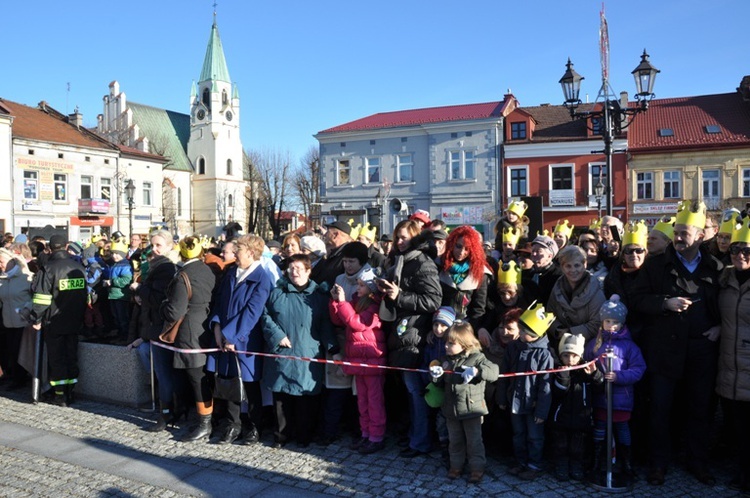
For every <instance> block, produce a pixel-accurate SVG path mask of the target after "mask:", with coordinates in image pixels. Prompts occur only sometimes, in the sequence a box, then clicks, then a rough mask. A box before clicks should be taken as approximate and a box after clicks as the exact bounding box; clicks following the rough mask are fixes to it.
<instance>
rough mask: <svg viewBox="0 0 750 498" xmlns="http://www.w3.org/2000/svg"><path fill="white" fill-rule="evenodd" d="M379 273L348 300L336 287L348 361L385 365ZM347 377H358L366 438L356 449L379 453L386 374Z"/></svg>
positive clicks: (348, 369) (367, 370)
mask: <svg viewBox="0 0 750 498" xmlns="http://www.w3.org/2000/svg"><path fill="white" fill-rule="evenodd" d="M375 278H376V276H375V272H374V271H373V270H372V269H370V268H368V269H366V270H365V271H363V272H362V274H361V275H360V276H359V279H358V280H357V292H356V293H355V294H354V297H353V299H352V300H351V301H347V300H346V296H345V295H344V289H343V288H342V287H341V286H340V285H334V286H333V290H332V292H331V295H332V296H333V298H332V299H331V302H330V311H331V320H332V321H333V324H334V325H338V326H343V327H346V347H345V351H346V358H345V359H346V361H349V362H352V363H367V364H370V365H385V363H386V338H385V332H384V331H383V329H382V328H381V326H380V317H379V316H378V310H379V309H380V299H381V298H380V296H379V295H378V290H377V286H376V284H375ZM342 368H343V370H344V373H346V374H348V375H354V382H355V383H356V385H357V406H358V408H359V427H360V429H361V431H362V437H361V439H359V440H358V441H356V442H354V444H352V446H351V447H352V449H356V450H358V451H359V452H360V453H362V454H365V455H367V454H370V453H375V452H376V451H380V450H382V449H383V448H384V447H385V442H384V438H385V398H384V395H383V386H384V384H385V370H384V369H380V368H371V367H359V366H344V367H342Z"/></svg>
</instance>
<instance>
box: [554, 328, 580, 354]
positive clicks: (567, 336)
mask: <svg viewBox="0 0 750 498" xmlns="http://www.w3.org/2000/svg"><path fill="white" fill-rule="evenodd" d="M585 343H586V338H585V337H583V336H582V335H580V334H571V333H569V332H566V333H564V334H563V335H562V337H561V338H560V345H559V346H558V348H557V349H558V350H559V351H560V356H562V355H563V353H573V354H577V355H578V356H583V345H584V344H585Z"/></svg>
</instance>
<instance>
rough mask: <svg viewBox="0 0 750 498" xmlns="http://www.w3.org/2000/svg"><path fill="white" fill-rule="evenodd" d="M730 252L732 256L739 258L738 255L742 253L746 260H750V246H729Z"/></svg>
mask: <svg viewBox="0 0 750 498" xmlns="http://www.w3.org/2000/svg"><path fill="white" fill-rule="evenodd" d="M729 252H730V253H731V254H732V256H737V255H738V254H740V253H742V255H743V256H745V257H746V258H750V246H745V247H740V246H734V245H732V246H729Z"/></svg>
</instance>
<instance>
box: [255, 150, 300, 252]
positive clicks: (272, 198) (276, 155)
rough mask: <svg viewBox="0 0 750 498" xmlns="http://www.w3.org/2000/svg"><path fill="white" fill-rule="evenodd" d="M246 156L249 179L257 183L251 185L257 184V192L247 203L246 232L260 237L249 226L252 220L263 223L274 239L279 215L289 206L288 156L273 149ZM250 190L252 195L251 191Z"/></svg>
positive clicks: (279, 224) (289, 159)
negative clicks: (248, 207) (247, 219)
mask: <svg viewBox="0 0 750 498" xmlns="http://www.w3.org/2000/svg"><path fill="white" fill-rule="evenodd" d="M247 155H248V158H249V161H250V171H251V178H257V179H258V181H257V182H254V181H251V185H256V183H257V191H256V192H254V193H251V195H250V198H249V199H248V203H249V204H250V205H251V206H252V209H251V210H250V213H251V215H250V220H249V221H250V223H248V230H250V231H255V232H256V233H261V234H263V232H259V231H258V228H259V227H258V226H257V225H253V221H254V220H253V218H256V219H258V220H260V219H264V220H265V221H267V222H268V227H269V229H270V231H271V232H272V234H273V235H272V236H273V237H274V238H277V237H278V236H279V235H280V234H281V212H282V210H283V209H284V208H285V207H286V206H287V205H288V204H289V199H288V197H289V193H290V190H291V189H290V176H291V170H290V168H291V155H290V154H289V152H288V151H280V150H276V149H266V150H262V151H250V152H248V154H247ZM250 190H251V192H252V190H253V188H251V189H250Z"/></svg>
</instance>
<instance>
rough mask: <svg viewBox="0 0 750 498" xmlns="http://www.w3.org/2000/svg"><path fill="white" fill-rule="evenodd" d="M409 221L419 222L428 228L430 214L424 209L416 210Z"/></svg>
mask: <svg viewBox="0 0 750 498" xmlns="http://www.w3.org/2000/svg"><path fill="white" fill-rule="evenodd" d="M409 219H410V220H416V221H421V222H422V223H424V225H425V226H428V225H429V224H430V221H431V220H430V213H428V212H427V211H425V210H424V209H417V210H416V211H414V214H412V215H411V216H409Z"/></svg>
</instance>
